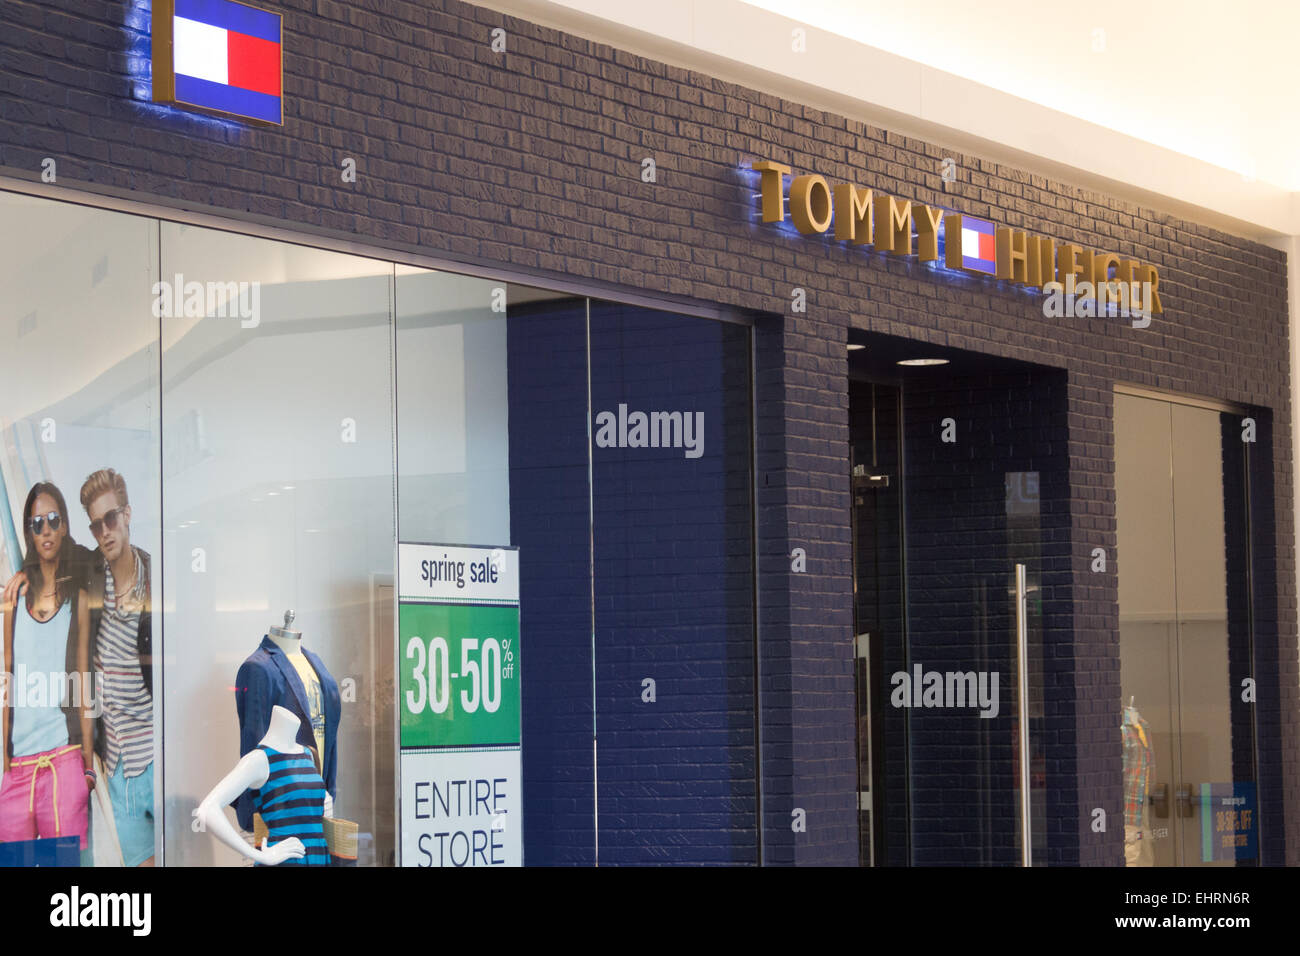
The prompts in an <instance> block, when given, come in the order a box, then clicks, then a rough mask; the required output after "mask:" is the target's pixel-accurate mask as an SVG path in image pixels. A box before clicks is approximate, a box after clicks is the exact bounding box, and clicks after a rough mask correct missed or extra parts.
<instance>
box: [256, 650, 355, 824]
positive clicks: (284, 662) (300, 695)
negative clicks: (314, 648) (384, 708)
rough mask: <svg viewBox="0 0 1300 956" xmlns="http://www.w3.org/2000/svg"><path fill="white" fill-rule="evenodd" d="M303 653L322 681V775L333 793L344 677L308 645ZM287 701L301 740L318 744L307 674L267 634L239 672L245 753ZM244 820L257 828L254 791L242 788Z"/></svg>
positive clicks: (312, 745)
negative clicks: (275, 709) (333, 672)
mask: <svg viewBox="0 0 1300 956" xmlns="http://www.w3.org/2000/svg"><path fill="white" fill-rule="evenodd" d="M302 654H303V656H304V657H306V658H307V662H308V663H309V664H311V669H312V670H313V671H314V672H315V673H316V676H317V679H318V680H319V681H320V693H321V697H322V698H323V701H324V713H325V728H324V729H325V735H324V736H325V739H324V747H323V749H322V750H321V752H320V753H319V755H318V756H319V759H320V764H321V776H322V777H324V778H325V789H326V790H328V791H329V794H330V796H331V797H337V796H338V795H337V793H336V791H335V781H336V778H337V776H338V746H337V744H338V732H339V717H340V716H341V712H342V709H343V706H342V698H341V696H340V695H339V685H338V682H337V681H336V680H335V679H334V678H333V677H331V676H330V672H329V671H328V670H326V669H325V663H324V662H323V661H322V660H321V659H320V658H319V657H317V656H316V655H315V654H314V653H312V652H311V651H310V650H308V649H307V648H305V647H304V648H302ZM277 705H278V706H280V707H283V708H284V709H285V710H287V711H289V713H291V714H293V715H294V716H295V717H297V718H298V721H299V727H298V739H297V742H298V743H300V744H302V745H303V746H305V747H315V746H317V741H316V728H315V726H314V721H313V719H312V707H311V703H310V702H309V701H308V699H307V688H306V687H304V686H303V682H302V678H301V677H300V676H299V675H298V671H297V670H296V669H295V668H294V666H293V664H292V662H291V661H290V660H289V655H288V654H286V653H285V652H284V651H282V650H281V649H280V648H279V646H278V645H276V643H275V642H274V641H272V640H271V638H270V637H269V636H264V637H263V638H262V643H261V644H260V645H259V646H258V648H257V650H255V651H254V652H253V653H252V654H250V655H249V656H248V659H247V660H245V661H244V663H243V664H241V665H240V667H239V673H238V674H237V675H236V676H235V713H236V714H237V715H238V716H239V755H240V756H241V757H242V756H244V754H247V753H249V752H251V751H252V750H254V749H255V748H256V747H257V746H258V741H260V740H261V739H262V738H263V737H265V736H266V731H267V728H268V727H270V726H271V708H272V707H275V706H277ZM232 805H233V806H234V808H235V816H236V817H237V818H238V820H239V826H240V827H241V828H242V829H244V830H252V829H253V804H252V799H251V797H250V795H249V794H248V793H242V794H240V795H239V796H238V797H236V798H235V800H234V803H233V804H232Z"/></svg>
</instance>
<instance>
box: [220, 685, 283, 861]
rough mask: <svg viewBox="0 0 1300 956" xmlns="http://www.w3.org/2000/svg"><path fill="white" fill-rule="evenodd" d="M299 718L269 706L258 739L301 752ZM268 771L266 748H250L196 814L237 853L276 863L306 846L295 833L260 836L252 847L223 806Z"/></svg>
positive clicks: (275, 747) (256, 783) (254, 786)
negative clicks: (276, 839) (267, 723)
mask: <svg viewBox="0 0 1300 956" xmlns="http://www.w3.org/2000/svg"><path fill="white" fill-rule="evenodd" d="M300 724H301V721H299V720H298V718H297V717H295V716H294V715H293V714H291V713H289V711H287V710H285V709H284V708H283V707H273V708H272V709H271V725H270V727H269V728H267V731H266V735H265V736H264V737H263V738H262V739H261V741H260V743H261V744H263V745H265V746H267V747H270V748H271V749H272V750H275V751H278V752H279V753H282V754H301V753H303V752H304V751H305V750H306V748H305V747H304V746H303V745H302V744H300V743H298V742H297V737H298V729H299V725H300ZM270 773H271V765H270V761H269V760H268V758H267V755H266V751H264V750H261V749H257V750H251V751H249V752H248V753H247V754H245V755H244V756H243V757H241V758H240V760H239V763H237V764H235V769H233V770H231V771H230V773H228V774H226V775H225V776H224V777H222V778H221V780H220V782H218V783H217V785H216V786H215V787H213V788H212V791H211V792H210V793H209V794H208V795H207V796H206V797H204V798H203V801H202V802H201V803H200V804H199V809H198V813H197V814H196V815H197V817H198V819H199V821H200V822H201V825H202V826H203V827H204V829H206V830H207V831H208V832H210V833H211V834H212V835H213V836H214V837H216V838H217V839H218V840H220V841H221V842H222V843H224V844H225V845H226V846H228V847H230V848H231V849H232V850H235V851H236V852H237V853H239V854H241V855H243V856H246V857H248V858H249V859H251V860H253V861H255V862H257V863H262V864H265V865H267V866H276V865H278V864H280V863H283V862H284V861H285V860H301V859H302V858H303V857H304V855H305V854H306V848H305V847H304V846H303V843H302V841H301V840H300V839H298V838H297V837H290V838H289V839H287V840H281V841H279V842H278V843H272V844H270V845H268V842H269V841H268V840H266V839H264V840H262V845H261V846H260V847H251V846H249V845H248V843H247V842H246V841H245V840H244V839H243V838H242V837H241V836H240V835H239V833H238V832H237V831H236V830H235V828H234V827H233V826H231V825H230V821H229V820H228V819H227V818H226V815H225V813H224V812H222V809H221V808H222V807H223V806H225V805H226V804H228V803H230V802H231V801H233V800H234V799H235V798H236V797H238V796H239V795H240V794H243V793H245V792H247V791H250V790H258V789H260V788H261V787H262V786H263V784H265V783H266V781H267V778H268V777H269V776H270Z"/></svg>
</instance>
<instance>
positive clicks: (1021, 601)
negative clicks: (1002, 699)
mask: <svg viewBox="0 0 1300 956" xmlns="http://www.w3.org/2000/svg"><path fill="white" fill-rule="evenodd" d="M1027 593H1028V589H1027V588H1026V587H1025V566H1024V565H1023V564H1017V565H1016V672H1017V680H1018V682H1019V685H1020V686H1019V690H1020V692H1019V694H1018V695H1017V696H1018V698H1019V704H1020V706H1019V711H1020V733H1019V734H1017V736H1018V737H1019V738H1020V865H1021V866H1033V865H1034V863H1033V856H1034V854H1033V849H1034V848H1033V846H1032V844H1031V842H1030V837H1031V835H1032V831H1031V828H1030V825H1029V617H1028V608H1027V605H1026V594H1027Z"/></svg>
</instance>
